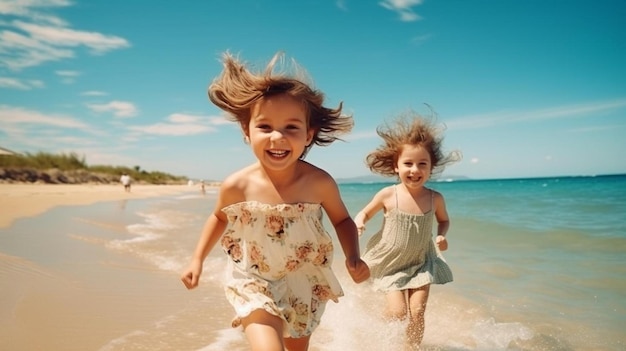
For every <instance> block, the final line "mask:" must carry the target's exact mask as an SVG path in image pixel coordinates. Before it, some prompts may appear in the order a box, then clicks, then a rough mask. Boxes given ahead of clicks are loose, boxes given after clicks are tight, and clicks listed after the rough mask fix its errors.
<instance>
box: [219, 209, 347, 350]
mask: <svg viewBox="0 0 626 351" xmlns="http://www.w3.org/2000/svg"><path fill="white" fill-rule="evenodd" d="M222 211H223V212H224V213H225V214H226V215H227V216H228V221H229V227H228V228H227V230H226V231H225V232H224V235H223V236H222V240H221V246H222V248H223V249H224V251H225V252H226V254H228V256H229V260H228V261H229V264H228V266H229V268H228V272H227V278H226V282H225V292H226V298H227V300H228V301H229V302H230V304H231V305H232V306H233V307H234V309H235V318H234V320H233V323H232V326H233V327H238V326H239V325H241V319H242V318H244V317H246V316H248V315H249V314H250V313H252V312H253V311H255V310H258V309H263V310H265V311H267V312H268V313H271V314H273V315H275V316H278V317H280V318H282V320H283V321H284V337H291V338H300V337H304V336H307V335H310V334H311V333H312V332H313V330H315V328H316V327H317V326H318V325H319V323H320V319H321V317H322V314H323V313H324V309H325V307H326V302H327V301H328V300H333V301H335V302H337V301H338V298H339V297H340V296H343V290H342V288H341V285H340V284H339V281H338V280H337V277H336V276H335V274H334V273H333V271H332V269H331V266H332V260H333V242H332V239H331V237H330V236H329V235H328V233H327V232H326V231H325V229H324V227H323V225H322V209H321V205H320V204H310V203H298V204H279V205H269V204H264V203H260V202H256V201H247V202H240V203H236V204H233V205H230V206H227V207H225V208H223V209H222Z"/></svg>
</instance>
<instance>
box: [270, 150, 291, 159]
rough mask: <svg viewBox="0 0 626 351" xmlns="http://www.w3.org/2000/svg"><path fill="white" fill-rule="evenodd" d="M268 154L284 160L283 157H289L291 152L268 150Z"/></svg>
mask: <svg viewBox="0 0 626 351" xmlns="http://www.w3.org/2000/svg"><path fill="white" fill-rule="evenodd" d="M266 152H267V153H268V154H269V155H270V156H272V157H275V158H283V157H287V155H289V151H288V150H267V151H266Z"/></svg>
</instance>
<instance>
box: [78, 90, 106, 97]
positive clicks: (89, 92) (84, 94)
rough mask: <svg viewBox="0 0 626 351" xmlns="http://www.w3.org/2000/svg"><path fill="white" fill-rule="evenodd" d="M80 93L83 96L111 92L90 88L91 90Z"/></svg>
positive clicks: (103, 94) (101, 94)
mask: <svg viewBox="0 0 626 351" xmlns="http://www.w3.org/2000/svg"><path fill="white" fill-rule="evenodd" d="M80 95H82V96H107V95H109V94H108V93H105V92H104V91H97V90H90V91H83V92H82V93H80Z"/></svg>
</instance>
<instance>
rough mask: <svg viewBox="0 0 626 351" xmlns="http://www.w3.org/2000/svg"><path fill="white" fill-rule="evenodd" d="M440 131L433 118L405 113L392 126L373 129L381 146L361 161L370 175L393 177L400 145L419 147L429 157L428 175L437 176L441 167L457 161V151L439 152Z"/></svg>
mask: <svg viewBox="0 0 626 351" xmlns="http://www.w3.org/2000/svg"><path fill="white" fill-rule="evenodd" d="M444 130H445V126H438V125H436V123H435V117H433V116H431V117H423V116H420V115H419V114H417V113H415V112H413V111H409V112H408V113H405V114H403V115H401V116H399V117H398V118H396V119H395V120H394V121H393V122H392V123H389V122H386V123H385V124H384V125H381V126H379V127H378V128H376V132H377V133H378V135H379V136H380V137H381V138H383V141H384V143H383V144H382V145H380V146H379V147H378V148H377V149H376V150H374V151H373V152H371V153H370V154H369V155H367V157H366V159H365V162H366V163H367V165H368V167H369V168H370V170H371V171H372V172H375V173H378V174H381V175H384V176H395V175H396V172H395V168H396V166H397V163H398V158H399V156H400V153H401V152H402V149H403V148H404V146H405V145H415V146H421V147H423V148H424V149H426V150H427V151H428V153H429V154H430V160H431V165H432V169H431V175H433V176H436V175H439V174H441V172H443V170H444V168H445V166H447V165H449V164H451V163H454V162H457V161H459V160H460V159H461V153H460V152H459V151H452V152H450V153H448V154H444V152H443V150H442V148H443V132H444Z"/></svg>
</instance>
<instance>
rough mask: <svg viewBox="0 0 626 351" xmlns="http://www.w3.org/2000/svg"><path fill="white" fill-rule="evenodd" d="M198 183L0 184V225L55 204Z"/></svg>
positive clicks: (165, 191)
mask: <svg viewBox="0 0 626 351" xmlns="http://www.w3.org/2000/svg"><path fill="white" fill-rule="evenodd" d="M197 191H199V188H198V186H188V185H133V186H132V188H131V192H129V193H127V192H124V188H123V186H122V185H119V184H115V185H109V184H71V185H69V184H68V185H66V184H54V185H51V184H24V183H20V184H0V205H1V206H2V215H0V228H6V227H8V226H9V225H11V223H13V221H14V220H16V219H18V218H24V217H32V216H36V215H38V214H41V213H43V212H45V211H47V210H49V209H51V208H53V207H56V206H77V205H88V204H92V203H95V202H101V201H116V200H132V199H142V198H146V197H156V196H164V195H171V194H178V193H186V192H190V193H191V192H197Z"/></svg>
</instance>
